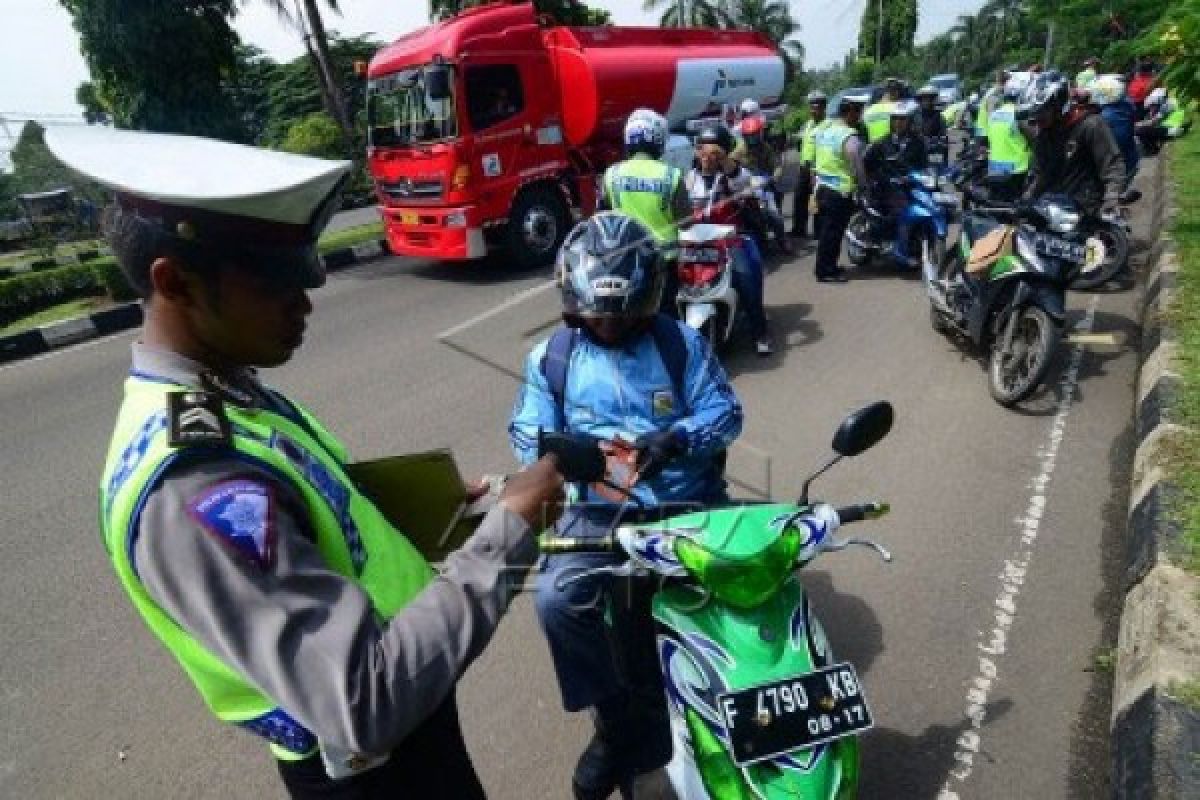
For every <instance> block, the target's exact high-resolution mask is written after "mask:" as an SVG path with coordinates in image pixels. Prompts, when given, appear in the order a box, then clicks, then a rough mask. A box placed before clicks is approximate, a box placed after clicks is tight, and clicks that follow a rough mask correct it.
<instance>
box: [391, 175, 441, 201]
mask: <svg viewBox="0 0 1200 800" xmlns="http://www.w3.org/2000/svg"><path fill="white" fill-rule="evenodd" d="M379 190H380V191H381V192H383V193H384V194H385V195H387V196H388V197H389V198H391V199H392V200H399V201H407V202H412V201H414V200H417V201H419V200H426V201H429V200H440V199H441V197H442V182H441V181H440V180H424V181H422V180H417V181H414V180H410V179H408V178H400V179H399V180H395V181H380V182H379Z"/></svg>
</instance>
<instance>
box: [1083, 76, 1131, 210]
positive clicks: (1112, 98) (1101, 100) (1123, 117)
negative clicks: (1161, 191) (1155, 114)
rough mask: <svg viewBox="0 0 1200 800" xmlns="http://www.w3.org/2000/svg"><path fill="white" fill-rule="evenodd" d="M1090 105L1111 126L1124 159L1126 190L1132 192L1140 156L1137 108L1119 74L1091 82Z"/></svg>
mask: <svg viewBox="0 0 1200 800" xmlns="http://www.w3.org/2000/svg"><path fill="white" fill-rule="evenodd" d="M1088 94H1089V100H1090V103H1091V105H1093V106H1096V107H1097V108H1099V110H1100V116H1101V117H1102V118H1103V119H1104V121H1105V122H1107V123H1108V129H1109V130H1111V131H1112V135H1113V138H1114V139H1116V140H1117V147H1118V148H1119V149H1120V150H1121V158H1123V159H1124V160H1125V189H1127V190H1128V189H1129V186H1130V184H1132V183H1133V178H1134V176H1135V175H1136V174H1137V168H1138V161H1139V160H1140V156H1139V155H1138V146H1137V136H1136V135H1135V134H1134V129H1135V127H1136V125H1137V109H1136V108H1135V107H1134V105H1133V103H1131V102H1130V101H1129V97H1128V96H1127V95H1126V91H1125V81H1124V80H1122V79H1121V76H1120V75H1101V76H1100V77H1099V78H1097V79H1096V80H1095V82H1094V83H1092V85H1091V87H1090V90H1089V92H1088Z"/></svg>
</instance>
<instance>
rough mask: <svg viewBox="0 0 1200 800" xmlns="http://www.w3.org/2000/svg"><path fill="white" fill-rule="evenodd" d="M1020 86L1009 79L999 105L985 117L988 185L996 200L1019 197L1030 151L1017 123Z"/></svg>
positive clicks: (1010, 199)
mask: <svg viewBox="0 0 1200 800" xmlns="http://www.w3.org/2000/svg"><path fill="white" fill-rule="evenodd" d="M1022 88H1023V87H1022V86H1020V85H1018V84H1017V83H1016V82H1014V81H1013V80H1011V79H1010V80H1009V82H1008V83H1006V84H1005V86H1004V97H1003V99H1002V100H1001V102H1000V105H999V106H997V107H996V109H995V110H994V111H993V112H992V113H991V114H990V115H988V124H987V140H988V184H989V185H990V186H991V188H992V191H993V192H994V193H995V194H996V196H997V198H998V199H1001V200H1005V201H1014V200H1016V199H1017V198H1018V197H1020V196H1021V192H1022V190H1024V188H1025V180H1026V178H1027V177H1028V175H1029V165H1030V163H1031V161H1032V158H1033V150H1032V148H1031V147H1030V144H1029V140H1028V139H1027V138H1026V136H1025V131H1024V127H1023V126H1022V125H1021V123H1020V122H1019V121H1018V120H1017V100H1018V98H1019V97H1020V94H1021V90H1022Z"/></svg>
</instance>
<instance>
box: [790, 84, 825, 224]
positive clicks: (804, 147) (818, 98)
mask: <svg viewBox="0 0 1200 800" xmlns="http://www.w3.org/2000/svg"><path fill="white" fill-rule="evenodd" d="M828 102H829V100H828V98H827V97H826V96H825V93H824V92H822V91H821V90H820V89H815V90H813V91H811V92H809V93H808V121H806V122H805V123H804V128H803V129H802V130H801V131H800V167H801V169H800V177H799V182H798V183H797V184H796V199H795V201H794V206H795V209H794V211H793V212H792V236H798V237H801V238H807V237H808V202H809V198H810V197H811V196H812V191H813V163H814V162H815V161H816V159H817V132H818V131H820V130H821V129H822V128H824V127H825V126H826V125H828V124H829V121H828V120H827V119H825V109H826V106H827V105H828ZM816 236H817V217H816V215H814V216H813V238H816Z"/></svg>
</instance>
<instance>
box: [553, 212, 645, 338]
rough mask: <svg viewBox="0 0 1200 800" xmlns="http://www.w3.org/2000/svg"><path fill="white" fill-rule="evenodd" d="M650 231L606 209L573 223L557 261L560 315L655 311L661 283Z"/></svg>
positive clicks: (631, 314)
mask: <svg viewBox="0 0 1200 800" xmlns="http://www.w3.org/2000/svg"><path fill="white" fill-rule="evenodd" d="M663 270H664V267H663V259H662V254H661V253H660V252H659V248H658V243H657V242H656V241H655V239H654V235H653V234H651V233H650V230H649V229H648V228H647V227H646V226H645V225H643V224H642V223H640V222H638V221H637V220H635V219H634V218H633V217H630V216H627V215H625V214H622V213H620V212H617V211H604V212H601V213H599V214H596V215H594V216H592V217H589V218H588V219H585V220H584V221H583V222H580V223H579V224H578V225H576V226H575V227H574V228H573V229H572V230H571V232H570V233H568V234H567V238H566V239H564V240H563V244H562V248H561V249H560V250H559V251H558V259H557V263H556V264H555V275H556V277H557V280H558V285H559V289H560V290H561V292H562V303H563V313H564V314H568V315H572V316H579V317H646V316H650V315H652V314H654V313H656V312H657V311H658V307H659V301H660V300H661V299H662V293H663V283H664V281H665V275H664V272H663Z"/></svg>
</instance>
